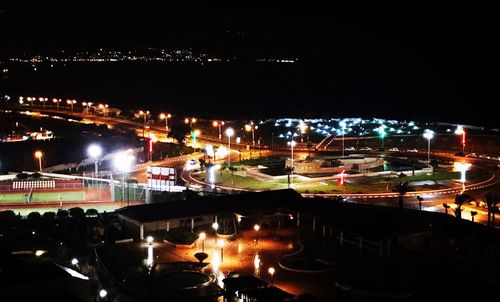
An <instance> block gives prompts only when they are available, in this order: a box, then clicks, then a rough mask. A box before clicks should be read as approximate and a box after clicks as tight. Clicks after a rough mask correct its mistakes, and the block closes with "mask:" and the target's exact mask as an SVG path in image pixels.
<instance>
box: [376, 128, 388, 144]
mask: <svg viewBox="0 0 500 302" xmlns="http://www.w3.org/2000/svg"><path fill="white" fill-rule="evenodd" d="M386 134H387V133H386V132H385V125H381V126H380V127H378V135H379V136H380V138H381V139H382V148H384V137H385V135H386Z"/></svg>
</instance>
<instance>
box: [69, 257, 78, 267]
mask: <svg viewBox="0 0 500 302" xmlns="http://www.w3.org/2000/svg"><path fill="white" fill-rule="evenodd" d="M71 265H74V266H76V265H78V259H76V258H73V259H71Z"/></svg>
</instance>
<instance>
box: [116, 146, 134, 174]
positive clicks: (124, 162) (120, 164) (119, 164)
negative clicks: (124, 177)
mask: <svg viewBox="0 0 500 302" xmlns="http://www.w3.org/2000/svg"><path fill="white" fill-rule="evenodd" d="M134 161H135V156H134V155H132V154H131V150H127V151H121V152H118V153H117V154H116V155H115V158H114V160H113V165H114V167H115V168H116V169H117V170H118V171H121V172H123V173H126V172H129V170H130V168H131V167H132V165H133V164H134Z"/></svg>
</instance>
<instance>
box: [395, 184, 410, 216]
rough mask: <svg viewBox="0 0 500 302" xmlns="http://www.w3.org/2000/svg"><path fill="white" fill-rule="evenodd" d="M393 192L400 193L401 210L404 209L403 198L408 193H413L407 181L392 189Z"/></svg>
mask: <svg viewBox="0 0 500 302" xmlns="http://www.w3.org/2000/svg"><path fill="white" fill-rule="evenodd" d="M392 191H393V192H395V193H398V198H399V208H400V209H402V208H403V198H404V196H405V195H406V193H408V192H410V191H411V188H410V187H409V186H408V182H407V181H402V182H400V183H399V185H397V186H396V187H395V188H393V189H392Z"/></svg>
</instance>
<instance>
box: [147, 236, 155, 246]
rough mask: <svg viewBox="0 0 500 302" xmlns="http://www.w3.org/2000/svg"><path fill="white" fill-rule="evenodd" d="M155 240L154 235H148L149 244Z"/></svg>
mask: <svg viewBox="0 0 500 302" xmlns="http://www.w3.org/2000/svg"><path fill="white" fill-rule="evenodd" d="M153 241H154V238H153V236H148V237H146V242H147V243H148V244H149V245H151V244H153Z"/></svg>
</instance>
